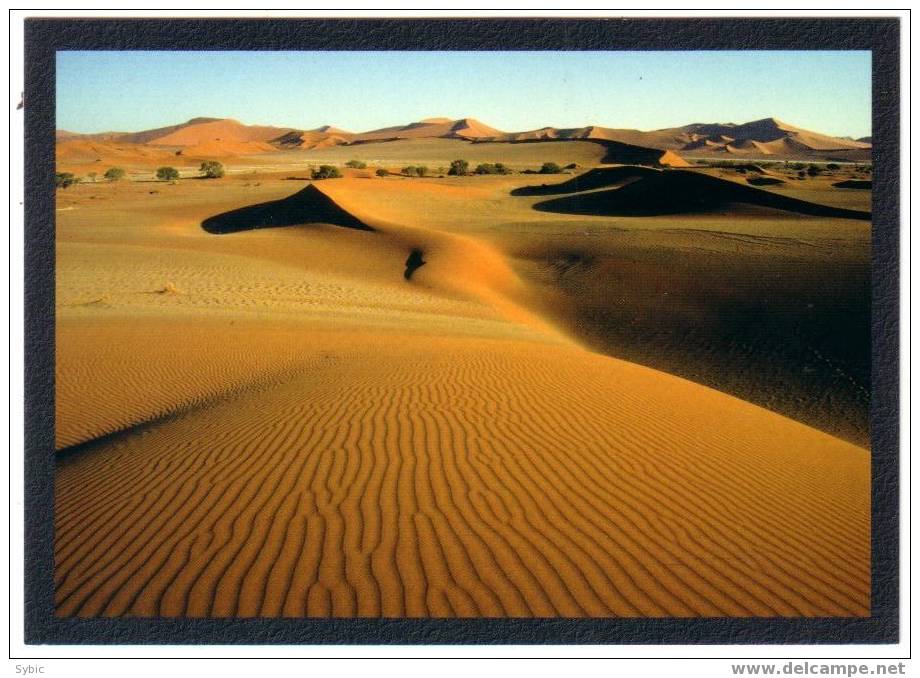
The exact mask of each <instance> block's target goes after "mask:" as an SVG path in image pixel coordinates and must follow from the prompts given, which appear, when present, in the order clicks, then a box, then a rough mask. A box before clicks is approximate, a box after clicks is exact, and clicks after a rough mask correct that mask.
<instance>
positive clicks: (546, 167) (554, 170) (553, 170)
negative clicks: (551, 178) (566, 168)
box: [540, 162, 562, 174]
mask: <svg viewBox="0 0 920 678" xmlns="http://www.w3.org/2000/svg"><path fill="white" fill-rule="evenodd" d="M561 172H562V168H561V167H559V165H557V164H556V163H554V162H544V163H543V167H541V168H540V174H560V173H561Z"/></svg>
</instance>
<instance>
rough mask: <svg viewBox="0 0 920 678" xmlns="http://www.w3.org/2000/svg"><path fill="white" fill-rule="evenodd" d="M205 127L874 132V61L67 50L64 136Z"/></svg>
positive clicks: (715, 55) (763, 55)
mask: <svg viewBox="0 0 920 678" xmlns="http://www.w3.org/2000/svg"><path fill="white" fill-rule="evenodd" d="M198 116H206V117H219V118H235V119H237V120H240V121H241V122H244V123H247V124H266V125H278V126H284V127H286V126H290V127H299V128H305V129H309V128H314V127H319V126H321V125H327V124H329V125H335V126H337V127H341V128H344V129H347V130H350V131H355V132H362V131H367V130H371V129H376V128H380V127H387V126H391V125H400V124H404V123H407V122H412V121H416V120H419V119H421V118H426V117H435V116H446V117H450V118H460V117H466V116H469V117H474V118H477V119H479V120H481V121H482V122H484V123H486V124H489V125H492V126H493V127H497V128H499V129H502V130H505V131H524V130H528V129H534V128H537V127H542V126H544V125H550V126H556V127H580V126H583V125H589V124H593V125H603V126H606V127H624V128H636V129H643V130H649V129H660V128H664V127H674V126H679V125H685V124H688V123H691V122H736V123H741V122H747V121H750V120H755V119H758V118H765V117H776V118H779V119H780V120H783V121H784V122H787V123H790V124H792V125H796V126H799V127H805V128H807V129H812V130H815V131H819V132H824V133H827V134H833V135H841V136H844V135H846V136H853V137H860V136H866V135H868V134H870V133H871V118H872V114H871V53H870V52H840V51H838V52H819V51H811V52H806V51H799V52H756V51H746V52H58V55H57V127H58V129H67V130H71V131H74V132H101V131H108V130H115V131H137V130H142V129H150V128H154V127H162V126H166V125H172V124H176V123H179V122H184V121H185V120H188V119H189V118H193V117H198Z"/></svg>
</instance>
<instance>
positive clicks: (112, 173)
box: [102, 167, 125, 181]
mask: <svg viewBox="0 0 920 678" xmlns="http://www.w3.org/2000/svg"><path fill="white" fill-rule="evenodd" d="M102 178H103V179H105V180H106V181H120V180H121V179H124V178H125V171H124V170H123V169H122V168H121V167H109V168H108V169H107V170H106V171H105V174H103V175H102Z"/></svg>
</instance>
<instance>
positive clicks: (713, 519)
mask: <svg viewBox="0 0 920 678" xmlns="http://www.w3.org/2000/svg"><path fill="white" fill-rule="evenodd" d="M430 124H446V123H442V122H434V123H430ZM477 146H478V144H477ZM684 174H685V173H683V172H680V171H667V172H659V171H657V170H650V169H647V168H646V169H638V170H637V169H636V168H623V169H614V168H599V169H597V170H595V171H594V172H593V173H590V172H589V173H588V174H585V175H583V176H581V177H576V178H565V179H564V180H563V181H562V183H561V184H559V185H558V186H557V187H556V189H554V190H558V191H559V192H560V193H562V192H566V191H569V190H572V191H585V190H593V191H594V192H593V193H588V195H603V194H605V193H608V192H610V190H611V189H610V187H611V186H613V185H620V184H622V183H624V182H626V181H632V182H633V183H629V184H627V185H624V187H623V188H619V189H616V190H618V191H619V190H625V189H629V188H630V187H632V186H635V185H637V184H640V183H642V182H645V181H649V180H650V179H656V178H658V177H659V176H662V177H664V176H668V177H670V176H677V177H681V176H683V175H684ZM699 176H702V175H699ZM282 177H283V175H282ZM531 178H532V177H531ZM711 178H712V177H708V176H704V177H703V179H704V180H709V179H711ZM722 183H725V184H727V183H728V182H724V181H723V182H722ZM707 185H708V184H707ZM730 185H731V186H740V188H742V189H744V188H748V187H745V186H744V185H742V184H736V183H731V184H730ZM521 186H522V178H521V177H487V178H481V180H480V178H472V177H471V178H460V179H456V180H454V179H442V180H437V179H434V180H409V179H389V178H388V179H362V178H350V179H341V180H334V181H324V182H316V183H314V184H311V185H309V186H308V187H306V188H303V187H302V186H298V185H297V184H296V183H293V182H290V181H287V180H285V179H283V178H276V179H272V180H269V179H264V178H263V180H262V181H258V182H253V181H252V180H251V179H247V180H244V179H243V178H237V179H232V178H229V177H228V178H227V179H224V180H222V181H219V182H191V181H190V182H180V184H179V185H176V186H169V187H164V188H163V193H161V194H157V195H152V194H150V193H149V192H148V190H147V188H146V187H144V186H140V185H130V184H128V185H125V186H120V187H116V186H108V185H107V186H99V187H95V186H91V185H84V186H79V187H76V188H75V189H73V190H70V189H69V190H68V192H67V194H66V195H65V196H63V197H62V199H61V203H60V204H61V207H65V208H66V207H70V208H73V209H72V210H70V211H67V212H62V213H60V214H59V216H58V220H59V223H58V241H57V257H58V262H57V275H58V279H57V286H58V289H57V295H56V303H57V305H58V306H57V336H56V341H57V355H58V361H57V366H56V369H57V383H58V393H57V442H58V447H59V449H60V455H61V459H60V461H59V464H58V474H57V479H56V512H55V520H56V526H55V527H56V536H55V559H56V567H55V599H56V611H57V614H58V615H61V616H72V615H75V616H84V617H89V616H98V615H104V616H120V615H131V616H146V617H150V616H188V617H201V616H217V617H254V616H262V617H302V616H316V617H328V616H334V617H342V616H346V617H347V616H385V617H406V616H408V617H471V616H474V617H481V616H512V617H533V616H536V617H551V616H570V617H583V616H600V617H604V616H624V617H637V616H653V617H660V616H676V617H691V616H726V615H729V616H803V615H804V616H861V615H867V614H868V613H869V586H870V560H869V547H870V541H869V526H870V525H869V516H870V514H869V473H870V456H869V453H868V452H867V451H866V450H864V449H862V448H859V447H857V446H854V445H852V444H849V443H847V442H844V441H842V440H840V439H838V438H834V437H832V436H830V435H827V434H825V433H822V432H819V431H817V430H815V429H813V428H810V427H808V426H805V425H803V424H800V423H797V422H795V421H792V420H790V419H788V418H786V417H783V416H780V415H779V414H776V413H773V412H770V411H767V410H765V409H762V408H760V407H757V406H755V405H752V404H750V403H747V402H744V401H742V400H739V399H736V398H734V397H731V396H729V395H727V394H725V393H721V392H719V391H716V390H713V389H710V388H707V387H705V386H702V385H700V384H696V383H692V382H690V381H685V380H683V379H680V378H677V377H674V376H671V375H668V374H665V373H663V372H659V371H656V370H652V369H649V368H646V367H641V366H639V365H636V364H633V363H630V362H626V361H623V360H618V359H615V358H611V357H607V356H604V355H600V354H597V353H594V352H591V351H589V350H587V349H586V348H585V347H584V346H583V345H582V344H581V342H580V341H578V340H577V339H575V338H574V333H573V332H572V331H571V328H568V327H567V326H566V325H565V324H564V323H562V322H559V321H558V320H556V319H554V318H553V316H552V315H550V314H547V313H544V311H543V309H542V308H541V307H540V306H539V304H537V303H536V299H537V298H542V297H543V290H542V288H540V287H539V286H538V285H537V284H536V283H535V282H534V281H535V278H533V277H529V276H528V275H526V272H527V270H528V267H527V266H526V265H523V264H522V263H521V262H520V261H519V260H518V259H516V258H515V257H513V256H511V255H509V254H508V252H509V251H512V247H511V245H509V244H508V243H509V242H512V241H513V242H517V243H518V250H520V249H522V248H524V247H533V246H535V245H534V244H533V243H544V245H543V246H544V247H553V248H558V247H562V248H568V247H569V245H568V244H567V243H568V240H569V239H571V237H574V236H571V235H568V234H567V233H568V232H560V229H564V228H567V225H568V224H571V225H572V226H571V228H573V229H585V228H589V227H593V226H591V225H592V224H597V223H598V222H591V221H590V220H589V221H584V220H583V219H581V218H579V219H581V220H576V219H573V218H572V217H569V216H561V217H560V216H552V217H549V216H547V213H545V212H541V211H538V210H532V209H531V208H530V206H531V205H532V204H534V203H535V202H538V201H539V199H540V198H539V195H541V193H540V192H539V191H536V192H533V191H532V192H530V193H529V194H528V192H527V191H524V194H519V195H517V196H513V197H512V196H510V195H509V194H510V192H511V191H512V190H514V189H515V188H520V187H521ZM586 186H587V187H588V188H586ZM719 186H721V184H719ZM549 188H550V187H547V189H549ZM749 190H752V191H753V190H755V189H749ZM167 191H171V192H169V193H167ZM837 192H838V193H846V192H845V191H839V190H838V191H837ZM528 195H529V196H531V197H528ZM771 195H774V194H771ZM569 197H571V195H570V196H569ZM776 197H777V198H786V199H788V200H793V198H787V197H786V196H778V195H777V196H776ZM471 205H476V206H485V207H484V208H483V209H481V210H472V209H471V208H470V206H471ZM685 218H689V219H694V218H695V217H694V216H693V215H689V216H687V217H685ZM784 218H785V217H784ZM795 218H796V219H798V218H799V217H795ZM623 223H624V224H625V223H632V222H626V221H624V222H623ZM796 223H798V222H796ZM857 223H858V222H857ZM586 224H588V226H586ZM694 224H695V225H696V226H697V227H699V228H701V229H703V228H704V225H702V224H699V223H698V222H694ZM860 225H861V224H860ZM672 227H673V224H672ZM527 228H532V229H533V233H534V234H535V235H532V236H531V235H528V233H529V232H528V231H527V230H526V229H527ZM710 228H712V227H710ZM802 228H805V227H802ZM814 228H826V229H829V230H832V231H833V232H834V233H835V234H836V235H838V236H839V235H840V233H841V229H840V228H839V226H838V225H831V226H820V225H816V226H814ZM553 229H555V235H553V233H554V231H553ZM704 230H705V229H704ZM573 232H577V231H573ZM623 233H624V234H625V231H623ZM550 236H552V237H555V238H556V240H552V239H549V240H547V238H550ZM578 237H584V238H590V237H591V236H590V234H589V235H586V236H578ZM630 237H634V236H630ZM680 237H683V238H686V239H687V241H688V242H690V243H692V244H693V245H694V246H697V245H698V244H699V243H700V242H702V241H703V239H704V238H709V239H720V242H721V241H725V242H728V243H729V244H728V245H725V247H729V248H730V247H738V246H739V245H738V243H740V244H741V246H747V240H757V243H758V246H762V247H770V246H772V245H773V244H775V243H774V242H773V241H771V240H770V239H768V238H765V237H760V239H758V237H759V236H758V237H755V236H748V235H743V234H725V233H719V232H716V231H714V230H713V231H705V233H704V234H703V236H700V235H698V234H697V232H696V231H694V230H693V229H690V230H680ZM624 238H625V235H624V236H623V237H620V238H617V239H614V240H613V241H611V242H614V244H616V243H621V242H622V241H623V240H624ZM594 242H595V245H594V247H595V249H594V250H593V252H594V255H593V256H599V255H600V254H601V249H600V247H601V246H600V245H599V244H597V243H598V239H597V238H594ZM546 243H549V244H546ZM733 243H734V244H733ZM854 247H855V246H854ZM688 249H689V248H688ZM807 254H810V250H808V251H804V252H803V254H802V255H800V256H805V255H807ZM413 256H417V257H418V259H419V260H421V261H423V262H424V263H423V265H421V266H418V265H417V264H418V261H416V264H415V265H413V264H412V263H411V262H412V258H413ZM758 256H759V257H760V259H763V258H764V257H763V256H762V255H760V254H758ZM707 259H711V255H707ZM409 268H412V270H411V274H409V275H407V273H409V270H408V269H409ZM582 289H583V290H584V291H585V292H583V296H584V294H586V293H588V292H589V291H590V290H589V288H588V287H586V286H585V287H583V288H582ZM564 292H565V288H564V287H562V286H560V287H558V289H557V292H556V293H558V294H561V293H564ZM552 294H553V293H551V294H550V298H552ZM559 317H560V318H561V316H559Z"/></svg>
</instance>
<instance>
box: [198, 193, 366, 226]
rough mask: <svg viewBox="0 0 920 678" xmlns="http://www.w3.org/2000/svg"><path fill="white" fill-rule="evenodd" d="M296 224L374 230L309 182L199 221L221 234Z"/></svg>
mask: <svg viewBox="0 0 920 678" xmlns="http://www.w3.org/2000/svg"><path fill="white" fill-rule="evenodd" d="M298 224H332V225H333V226H344V227H345V228H355V229H358V230H361V231H373V230H374V229H373V228H371V227H370V226H368V225H367V224H365V223H364V222H363V221H361V220H360V219H358V218H357V217H355V216H354V215H352V214H351V213H349V212H347V211H346V210H344V209H342V208H341V207H339V206H338V205H337V204H336V203H335V201H334V200H332V198H330V197H329V196H327V195H326V194H325V193H323V192H322V191H320V190H319V189H318V188H316V186H314V185H312V184H311V185H310V186H307V187H306V188H305V189H303V190H302V191H298V192H297V193H295V194H294V195H292V196H289V197H287V198H283V199H281V200H273V201H271V202H263V203H259V204H257V205H250V206H248V207H242V208H240V209H237V210H233V211H231V212H224V213H222V214H216V215H214V216H213V217H208V218H207V219H205V220H204V221H202V222H201V227H202V228H203V229H204V230H206V231H207V232H208V233H213V234H224V233H237V232H239V231H250V230H253V229H256V228H275V227H279V226H295V225H298Z"/></svg>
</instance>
